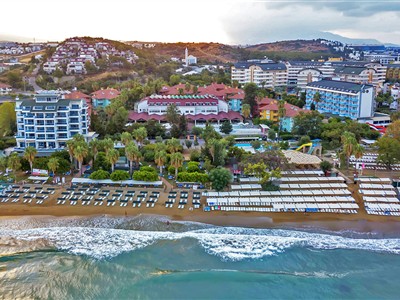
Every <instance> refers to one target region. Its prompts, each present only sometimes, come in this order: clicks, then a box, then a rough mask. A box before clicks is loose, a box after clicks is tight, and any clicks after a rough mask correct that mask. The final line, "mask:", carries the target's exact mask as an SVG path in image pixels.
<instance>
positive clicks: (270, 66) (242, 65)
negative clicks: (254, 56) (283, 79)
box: [234, 61, 286, 71]
mask: <svg viewBox="0 0 400 300" xmlns="http://www.w3.org/2000/svg"><path fill="white" fill-rule="evenodd" d="M234 66H235V68H236V69H248V68H249V67H251V66H258V67H260V68H261V69H262V70H263V71H268V70H286V65H285V64H283V63H263V62H254V61H250V62H249V61H244V62H238V63H236V64H235V65H234Z"/></svg>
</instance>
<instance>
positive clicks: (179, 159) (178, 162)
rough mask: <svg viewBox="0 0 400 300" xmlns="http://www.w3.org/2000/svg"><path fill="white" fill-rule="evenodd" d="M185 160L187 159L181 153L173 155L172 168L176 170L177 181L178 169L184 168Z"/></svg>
mask: <svg viewBox="0 0 400 300" xmlns="http://www.w3.org/2000/svg"><path fill="white" fill-rule="evenodd" d="M184 160H185V158H184V157H183V155H182V153H180V152H175V153H173V154H172V155H171V166H173V167H174V168H175V180H176V178H177V176H178V169H179V168H180V167H181V166H182V164H183V161H184Z"/></svg>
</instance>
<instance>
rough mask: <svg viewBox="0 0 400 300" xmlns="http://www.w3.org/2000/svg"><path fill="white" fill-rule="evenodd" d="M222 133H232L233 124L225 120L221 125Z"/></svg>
mask: <svg viewBox="0 0 400 300" xmlns="http://www.w3.org/2000/svg"><path fill="white" fill-rule="evenodd" d="M219 130H221V132H222V133H225V134H230V133H231V132H232V130H233V127H232V124H231V122H229V121H224V122H223V123H222V124H221V126H220V127H219Z"/></svg>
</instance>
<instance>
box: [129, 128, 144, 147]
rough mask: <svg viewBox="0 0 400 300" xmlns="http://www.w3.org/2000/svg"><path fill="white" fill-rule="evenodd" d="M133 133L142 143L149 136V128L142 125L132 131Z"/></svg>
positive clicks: (139, 142)
mask: <svg viewBox="0 0 400 300" xmlns="http://www.w3.org/2000/svg"><path fill="white" fill-rule="evenodd" d="M132 135H133V136H134V137H135V140H136V141H137V143H138V144H139V146H140V145H141V144H142V142H143V140H144V139H145V138H146V137H147V130H146V128H144V127H140V128H138V129H136V130H134V131H133V132H132Z"/></svg>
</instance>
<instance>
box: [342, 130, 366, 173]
mask: <svg viewBox="0 0 400 300" xmlns="http://www.w3.org/2000/svg"><path fill="white" fill-rule="evenodd" d="M341 141H342V145H343V150H342V152H341V157H342V158H344V159H345V161H346V166H347V168H349V160H350V156H351V155H355V156H356V157H360V156H362V147H361V146H360V145H359V144H358V142H357V139H356V138H355V136H354V134H353V133H351V132H348V131H346V132H344V133H343V135H342V138H341Z"/></svg>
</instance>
